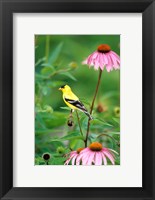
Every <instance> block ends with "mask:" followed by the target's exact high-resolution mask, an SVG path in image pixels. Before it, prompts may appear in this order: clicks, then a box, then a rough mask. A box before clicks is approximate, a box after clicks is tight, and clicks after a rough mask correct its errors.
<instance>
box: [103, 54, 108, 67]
mask: <svg viewBox="0 0 155 200" xmlns="http://www.w3.org/2000/svg"><path fill="white" fill-rule="evenodd" d="M102 57H103V63H104V65H107V64H108V59H107V57H106V54H104V53H103V54H102Z"/></svg>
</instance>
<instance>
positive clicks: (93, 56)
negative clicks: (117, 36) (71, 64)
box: [87, 51, 98, 65]
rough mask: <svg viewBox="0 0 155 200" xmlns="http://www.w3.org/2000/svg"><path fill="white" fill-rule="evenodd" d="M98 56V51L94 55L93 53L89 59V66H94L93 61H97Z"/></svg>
mask: <svg viewBox="0 0 155 200" xmlns="http://www.w3.org/2000/svg"><path fill="white" fill-rule="evenodd" d="M97 55H98V52H96V51H95V52H94V53H92V54H91V55H90V56H89V57H88V59H87V64H88V65H92V63H93V60H94V59H96V57H97Z"/></svg>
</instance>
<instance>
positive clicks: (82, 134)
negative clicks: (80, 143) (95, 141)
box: [76, 110, 83, 136]
mask: <svg viewBox="0 0 155 200" xmlns="http://www.w3.org/2000/svg"><path fill="white" fill-rule="evenodd" d="M76 116H77V120H78V124H79V129H80V132H81V135H82V136H83V132H82V128H81V124H80V118H79V115H78V111H77V110H76Z"/></svg>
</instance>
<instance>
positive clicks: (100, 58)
mask: <svg viewBox="0 0 155 200" xmlns="http://www.w3.org/2000/svg"><path fill="white" fill-rule="evenodd" d="M99 63H100V68H101V70H103V69H104V63H103V53H99Z"/></svg>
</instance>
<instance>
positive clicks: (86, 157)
mask: <svg viewBox="0 0 155 200" xmlns="http://www.w3.org/2000/svg"><path fill="white" fill-rule="evenodd" d="M89 155H90V152H89V153H87V154H86V155H83V157H82V165H86V164H87V162H88V159H89Z"/></svg>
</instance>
